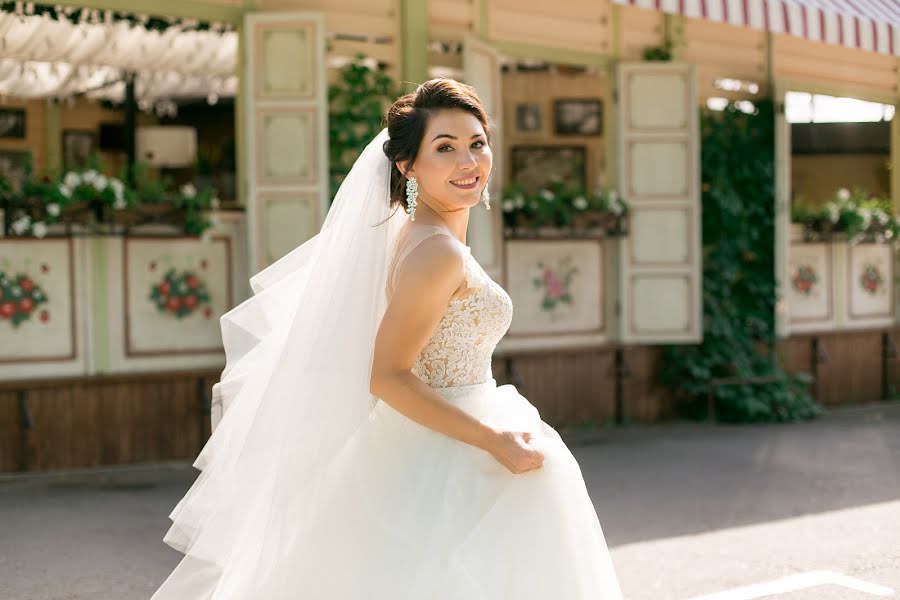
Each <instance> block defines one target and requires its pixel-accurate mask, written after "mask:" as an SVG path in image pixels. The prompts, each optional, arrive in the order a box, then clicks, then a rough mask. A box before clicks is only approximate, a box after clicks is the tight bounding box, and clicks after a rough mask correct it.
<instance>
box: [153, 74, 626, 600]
mask: <svg viewBox="0 0 900 600" xmlns="http://www.w3.org/2000/svg"><path fill="white" fill-rule="evenodd" d="M491 164H492V154H491V146H490V129H489V126H488V119H487V117H486V114H485V111H484V108H483V107H482V104H481V101H480V100H479V98H478V96H477V95H476V94H475V91H474V90H473V89H472V88H471V87H469V86H467V85H464V84H462V83H459V82H456V81H454V80H452V79H444V78H439V79H432V80H430V81H427V82H425V83H423V84H422V85H420V86H419V87H418V88H417V89H416V91H415V92H414V93H411V94H407V95H405V96H403V97H401V98H399V99H398V100H397V101H396V102H395V103H394V104H393V105H392V106H391V107H390V109H389V111H388V113H387V128H386V129H385V130H383V131H382V132H381V133H380V134H379V135H378V136H376V137H375V139H374V140H372V142H370V143H369V144H368V146H367V147H366V148H365V150H364V151H363V152H362V154H361V155H360V157H359V159H358V160H357V162H356V163H355V164H354V166H353V169H352V170H351V172H350V173H349V174H348V176H347V178H346V179H345V180H344V182H343V183H342V185H341V187H340V190H339V191H338V193H337V196H336V197H335V201H334V203H333V205H332V207H331V209H330V211H329V212H328V215H327V216H326V219H325V223H324V224H323V226H322V229H321V231H320V232H319V233H318V234H317V235H316V236H314V237H313V238H311V239H310V240H308V241H307V242H305V243H303V244H302V245H300V246H298V247H297V248H295V249H294V250H293V251H291V252H290V253H289V254H288V255H286V256H285V257H283V258H282V259H280V260H279V261H278V262H276V263H275V264H273V265H271V266H270V267H268V268H266V269H264V270H263V271H261V272H260V273H258V274H257V275H255V276H254V277H253V278H252V279H251V285H252V287H253V290H254V296H253V297H252V298H250V299H249V300H247V301H245V302H244V303H242V304H241V305H239V306H237V307H235V308H234V309H232V310H231V311H229V312H228V313H227V314H225V315H224V316H223V317H222V319H221V326H222V336H223V342H224V344H225V350H226V366H225V370H224V371H223V373H222V377H221V380H220V381H219V383H217V384H216V385H215V386H214V389H213V398H214V404H215V405H216V408H218V409H220V410H221V416H220V418H217V415H218V414H219V413H218V412H217V413H214V418H213V426H214V429H213V434H212V436H211V437H210V439H209V440H208V441H207V443H206V444H205V446H204V447H203V450H202V451H201V452H200V455H199V456H198V457H197V460H196V461H195V462H194V466H195V467H196V468H198V469H199V470H200V475H199V476H198V477H197V479H196V481H195V482H194V484H193V485H192V486H191V488H190V489H189V490H188V492H187V494H185V496H184V497H183V498H182V499H181V501H180V502H179V503H178V505H177V506H176V507H175V508H174V510H173V511H172V513H171V515H170V518H171V519H172V526H171V528H170V529H169V531H168V533H167V534H166V536H165V538H164V541H165V542H166V543H167V544H169V545H170V546H172V547H173V548H176V549H178V550H179V551H181V552H182V553H183V554H184V557H183V558H182V560H181V562H180V563H179V564H178V565H177V566H176V568H175V569H174V570H173V571H172V573H171V574H170V575H169V577H168V578H167V579H166V580H165V582H164V583H163V584H162V586H161V587H160V588H159V589H158V590H157V591H156V593H155V594H154V595H153V598H152V600H176V599H177V600H188V599H191V600H193V599H197V600H200V599H204V600H207V599H215V600H225V599H228V600H232V599H248V600H249V599H254V600H256V599H260V600H287V599H292V600H295V599H304V600H362V599H373V600H425V599H428V600H463V599H465V600H474V599H481V600H501V599H516V600H539V599H540V600H547V599H551V598H552V599H560V600H588V599H590V600H613V599H620V598H621V597H622V596H621V592H620V589H619V585H618V582H617V579H616V574H615V571H614V568H613V564H612V560H611V557H610V554H609V550H608V548H607V545H606V541H605V538H604V535H603V531H602V529H601V527H600V523H599V521H598V519H597V514H596V512H595V510H594V507H593V504H592V502H591V499H590V497H589V496H588V493H587V489H586V487H585V484H584V480H583V478H582V474H581V470H580V468H579V466H578V463H577V462H576V461H575V459H574V457H573V456H572V454H571V453H570V452H569V450H568V448H567V447H566V445H565V444H564V443H563V441H562V440H561V439H560V437H559V435H558V434H557V432H556V431H555V430H554V429H553V428H551V427H550V426H549V425H547V424H546V423H544V422H543V421H542V420H541V418H540V415H539V414H538V411H537V410H536V409H535V408H534V407H533V406H532V405H531V404H530V403H529V401H528V400H527V399H526V398H524V397H523V396H521V395H520V394H519V392H518V390H517V389H516V388H515V387H514V386H513V385H509V384H505V385H498V384H497V381H496V380H495V379H494V378H493V377H492V374H491V355H492V352H493V350H494V348H495V346H496V344H497V342H498V341H499V340H500V338H501V337H502V336H503V335H504V333H505V332H506V330H507V329H508V327H509V324H510V321H511V319H512V310H513V308H512V302H511V301H510V298H509V296H508V295H507V293H506V292H505V291H504V290H503V288H502V287H500V286H499V285H498V284H497V283H496V282H494V281H493V280H492V279H491V278H490V277H489V276H488V275H487V274H486V273H485V271H484V270H483V269H482V268H481V267H480V265H479V264H478V262H477V261H476V260H475V258H474V257H473V256H472V254H471V252H470V248H469V247H468V246H466V244H465V240H466V228H467V225H468V219H469V211H470V210H471V209H473V208H476V207H477V206H478V205H479V203H483V204H485V205H486V206H485V207H486V208H487V209H489V208H490V204H489V202H490V199H489V196H488V195H487V191H486V188H487V183H488V177H489V176H490V173H491ZM399 206H403V207H404V209H405V210H404V211H400V210H398V207H399ZM476 209H477V208H476ZM407 215H408V216H407Z"/></svg>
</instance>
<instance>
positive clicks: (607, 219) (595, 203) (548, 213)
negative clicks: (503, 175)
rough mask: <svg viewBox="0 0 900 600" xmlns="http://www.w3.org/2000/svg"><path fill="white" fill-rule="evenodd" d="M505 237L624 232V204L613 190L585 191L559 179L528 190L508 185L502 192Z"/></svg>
mask: <svg viewBox="0 0 900 600" xmlns="http://www.w3.org/2000/svg"><path fill="white" fill-rule="evenodd" d="M502 207H503V223H504V228H505V231H506V235H507V237H540V236H554V237H555V236H560V235H563V236H572V237H604V236H620V235H624V234H626V233H627V214H628V205H627V204H626V202H625V201H624V200H623V199H622V198H621V197H619V195H618V193H617V192H616V191H615V190H613V189H608V188H599V187H598V188H595V189H593V190H590V191H588V190H585V189H583V188H580V187H578V186H573V185H569V184H567V183H565V182H563V181H561V180H559V179H553V180H551V181H550V182H549V183H548V184H547V185H545V186H543V187H542V188H540V189H538V190H537V191H534V192H529V191H528V190H527V189H526V188H525V187H524V186H522V185H520V184H511V185H509V186H508V187H507V188H506V189H505V190H504V192H503V201H502Z"/></svg>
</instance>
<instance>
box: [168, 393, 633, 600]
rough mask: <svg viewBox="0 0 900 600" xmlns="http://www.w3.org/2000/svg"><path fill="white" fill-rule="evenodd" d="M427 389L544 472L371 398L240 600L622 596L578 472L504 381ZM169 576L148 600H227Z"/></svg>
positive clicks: (605, 599)
mask: <svg viewBox="0 0 900 600" xmlns="http://www.w3.org/2000/svg"><path fill="white" fill-rule="evenodd" d="M436 391H437V392H438V393H440V394H441V395H443V396H444V397H445V398H447V399H448V400H450V401H452V402H454V403H455V404H457V405H458V406H460V407H461V408H462V409H463V410H465V411H467V412H469V413H470V414H473V415H475V416H476V417H477V418H479V419H481V420H483V421H485V422H487V423H489V424H491V425H494V426H498V427H504V428H507V429H513V430H521V431H530V432H531V433H532V438H531V442H530V443H531V445H532V446H533V447H534V448H536V449H538V450H539V451H540V452H542V453H543V454H544V456H545V459H544V464H543V467H542V468H540V469H537V470H533V471H528V472H526V473H522V474H513V473H511V472H509V471H508V470H507V469H506V468H505V467H504V466H503V465H501V464H500V463H499V462H497V461H496V459H494V458H493V457H492V456H491V455H490V454H489V453H487V452H485V451H484V450H481V449H480V448H476V447H474V446H471V445H468V444H464V443H462V442H459V441H457V440H455V439H453V438H450V437H447V436H445V435H443V434H441V433H438V432H435V431H433V430H431V429H428V428H426V427H423V426H421V425H419V424H418V423H416V422H414V421H412V420H410V419H408V418H406V417H404V416H403V415H401V414H400V413H398V412H397V411H395V410H394V409H392V408H391V407H390V406H389V405H387V404H386V403H384V402H381V401H379V402H378V403H377V405H376V407H375V408H374V410H373V411H372V412H371V413H370V419H369V421H368V423H367V425H366V426H364V427H362V428H360V430H359V431H358V432H357V433H356V435H354V437H353V438H352V439H351V441H350V442H349V443H348V444H347V445H346V446H345V447H344V448H343V450H342V452H341V454H340V455H339V456H338V457H337V458H336V460H335V461H334V464H333V467H332V468H331V469H330V470H329V472H328V475H327V476H326V478H325V480H324V481H323V482H322V485H321V487H320V489H319V490H318V493H319V494H321V497H320V500H321V501H320V502H317V506H319V507H320V508H319V511H320V512H319V514H317V515H315V519H314V521H313V522H314V525H313V529H312V530H311V531H309V532H308V535H304V536H303V538H302V539H296V540H293V541H292V543H290V544H288V545H287V546H286V548H287V549H288V551H286V552H285V553H284V556H282V557H281V558H280V559H279V560H278V561H277V564H275V565H268V569H267V572H266V574H265V575H264V576H261V577H260V580H258V581H255V582H254V588H255V589H254V591H253V592H252V594H251V595H250V596H248V598H253V599H257V598H259V599H265V600H287V599H292V600H299V599H306V600H363V599H365V600H407V599H408V600H505V599H509V600H513V599H515V600H550V599H553V600H556V599H559V600H588V599H590V600H617V599H620V598H621V597H622V595H621V591H620V588H619V584H618V581H617V578H616V574H615V571H614V568H613V563H612V560H611V557H610V554H609V550H608V548H607V545H606V541H605V538H604V535H603V531H602V529H601V525H600V522H599V520H598V518H597V514H596V512H595V510H594V506H593V504H592V502H591V499H590V497H589V496H588V492H587V489H586V487H585V483H584V479H583V477H582V474H581V470H580V468H579V466H578V463H577V462H576V460H575V458H574V457H573V456H572V454H571V452H570V451H569V449H568V448H567V447H566V445H565V443H564V442H563V441H562V440H561V439H560V437H559V435H558V433H557V432H556V430H554V429H553V428H552V427H550V426H549V425H547V424H546V423H544V422H543V421H542V420H541V418H540V415H539V414H538V411H537V410H536V409H535V408H534V406H532V405H531V403H530V402H529V401H528V400H527V399H526V398H525V397H523V396H522V395H521V394H519V392H518V391H517V389H516V388H515V386H513V385H508V384H507V385H501V386H498V385H497V382H496V380H494V379H491V380H489V381H487V382H484V383H479V384H475V385H468V386H458V387H451V388H436ZM177 573H178V570H176V572H175V573H173V575H172V577H171V578H170V580H168V581H167V582H166V584H165V585H164V586H163V588H161V589H160V591H159V592H158V593H157V594H158V595H157V596H154V598H157V597H160V598H162V597H166V598H169V597H171V598H178V597H183V598H184V599H185V600H187V598H198V599H199V598H219V597H228V598H231V597H232V596H231V595H229V594H228V591H227V590H223V589H221V586H220V587H219V588H218V589H217V590H216V593H215V594H213V593H212V590H210V593H209V594H208V595H207V594H206V593H205V592H203V593H201V592H200V590H199V589H198V588H197V587H196V586H194V587H190V589H191V595H189V596H179V595H177V594H176V593H174V592H173V593H172V594H170V595H165V592H166V589H165V588H166V587H167V586H170V587H171V589H172V590H177V589H179V582H178V581H177ZM195 583H196V582H195ZM192 585H193V584H192ZM181 589H187V588H181Z"/></svg>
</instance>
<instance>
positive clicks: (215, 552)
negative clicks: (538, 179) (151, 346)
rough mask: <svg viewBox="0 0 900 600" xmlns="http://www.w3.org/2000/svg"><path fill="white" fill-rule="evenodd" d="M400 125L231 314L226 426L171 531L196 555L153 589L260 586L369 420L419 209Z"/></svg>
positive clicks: (208, 449) (186, 592) (219, 417)
mask: <svg viewBox="0 0 900 600" xmlns="http://www.w3.org/2000/svg"><path fill="white" fill-rule="evenodd" d="M387 139H388V135H387V129H384V130H382V131H381V133H379V134H378V135H377V136H376V137H375V138H374V139H373V140H372V141H371V142H370V143H369V144H368V145H367V146H366V148H365V149H364V150H363V152H362V154H361V155H360V157H359V158H358V159H357V161H356V163H355V164H354V166H353V168H352V169H351V171H350V173H349V174H348V175H347V177H346V179H345V180H344V181H343V183H342V185H341V186H340V189H339V190H338V193H337V195H336V197H335V200H334V202H333V204H332V206H331V209H330V210H329V212H328V215H327V216H326V218H325V222H324V224H323V226H322V229H321V231H320V232H319V233H318V234H316V235H315V236H314V237H312V238H311V239H309V240H308V241H306V242H305V243H303V244H302V245H300V246H298V247H297V248H295V249H294V250H293V251H291V252H290V253H289V254H287V255H286V256H284V257H283V258H281V259H280V260H278V261H277V262H276V263H274V264H272V265H271V266H269V267H268V268H266V269H264V270H262V271H261V272H259V273H258V274H256V275H255V276H254V277H253V278H252V279H251V280H250V282H251V287H252V289H253V292H254V295H253V296H252V297H251V298H249V299H248V300H246V301H245V302H243V303H242V304H240V305H239V306H237V307H235V308H233V309H232V310H230V311H229V312H227V313H226V314H225V315H223V316H222V317H221V320H220V323H221V329H222V338H223V343H224V346H225V354H226V366H225V369H224V371H223V373H222V377H221V380H220V381H219V382H218V383H217V384H216V385H215V386H214V387H213V415H212V421H213V433H212V436H211V437H210V439H209V440H208V441H207V442H206V444H205V446H204V447H203V449H202V450H201V452H200V454H199V456H198V457H197V459H196V461H195V462H194V467H196V468H197V469H199V470H200V471H201V472H200V475H199V476H198V477H197V479H196V481H195V482H194V484H193V485H192V486H191V488H190V489H189V490H188V492H187V493H186V494H185V496H184V497H183V498H182V499H181V501H180V502H179V503H178V504H177V506H176V507H175V508H174V510H173V511H172V513H171V514H170V515H169V517H170V518H171V520H172V526H171V528H170V529H169V531H168V533H167V534H166V536H165V538H164V541H165V543H167V544H168V545H170V546H172V547H173V548H176V549H177V550H179V551H181V552H182V553H184V554H185V556H184V557H183V558H182V560H181V562H180V563H179V564H178V565H177V566H176V568H175V569H174V570H173V571H172V573H171V574H170V576H169V578H168V579H166V581H165V582H164V583H163V585H162V586H161V587H160V588H159V589H158V590H157V592H156V593H155V594H154V596H153V598H152V600H164V599H169V598H171V599H175V598H177V599H179V600H183V599H185V598H191V599H194V598H197V599H200V598H203V599H211V598H215V599H217V600H224V599H231V598H252V597H256V596H254V594H253V592H254V589H255V586H256V585H258V584H259V582H260V581H263V580H265V579H266V577H267V574H269V573H271V572H272V570H274V568H275V566H276V564H277V562H278V560H279V558H280V557H282V556H283V555H284V554H285V552H286V551H287V549H288V548H289V547H290V546H291V545H292V544H294V543H297V542H298V541H301V542H302V538H303V536H304V535H305V534H306V532H307V531H308V528H309V525H310V523H311V522H312V520H313V519H314V518H315V515H316V507H317V505H318V502H319V498H318V491H319V484H320V483H321V481H322V477H323V475H324V474H325V473H326V472H327V469H328V466H329V464H330V463H331V461H332V460H333V459H334V458H335V457H336V456H337V455H338V453H339V452H340V450H341V448H343V447H344V446H345V444H346V443H347V442H348V440H350V439H351V437H352V436H353V435H354V432H356V431H357V430H358V429H359V428H360V427H361V426H362V425H363V424H364V423H366V421H367V419H368V415H369V412H370V411H371V409H372V408H373V406H374V405H375V398H374V397H373V396H371V394H370V393H369V383H370V374H371V365H372V355H373V349H374V342H375V335H376V333H377V329H378V325H379V324H380V322H381V318H382V316H383V315H384V311H385V309H386V304H387V300H386V296H385V294H384V288H385V278H386V274H387V268H388V261H389V259H390V253H391V252H392V251H393V249H394V244H395V243H396V239H397V234H398V233H399V231H400V227H401V226H402V225H403V223H404V222H405V221H406V219H404V218H402V217H403V216H404V215H405V213H403V211H399V210H393V212H392V209H391V208H390V206H389V197H390V194H389V186H390V168H391V165H390V161H389V160H388V159H387V157H386V156H385V155H384V152H383V150H382V146H383V144H384V142H385V141H386V140H387ZM397 213H399V216H397ZM270 583H271V582H270Z"/></svg>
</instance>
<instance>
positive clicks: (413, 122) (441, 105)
mask: <svg viewBox="0 0 900 600" xmlns="http://www.w3.org/2000/svg"><path fill="white" fill-rule="evenodd" d="M450 108H457V109H461V110H465V111H468V112H470V113H472V114H473V115H474V116H475V118H476V119H478V120H479V121H480V122H481V126H482V127H484V133H485V135H486V136H487V140H488V145H490V142H491V133H490V129H489V126H488V116H487V113H486V112H485V110H484V105H482V103H481V99H480V98H479V97H478V94H477V93H475V88H473V87H472V86H470V85H466V84H464V83H460V82H459V81H456V80H455V79H449V78H447V77H437V78H435V79H429V80H428V81H426V82H425V83H423V84H421V85H419V87H417V88H416V91H415V92H411V93H409V94H406V95H404V96H400V97H399V98H397V100H396V101H395V102H394V103H393V104H392V105H391V107H390V108H388V110H387V113H386V114H385V120H386V121H387V128H388V136H389V137H390V139H389V140H387V141H386V142H385V143H384V146H383V149H384V154H385V156H387V157H388V159H390V161H391V202H390V205H391V206H394V205H395V204H402V203H404V202H405V196H406V189H405V188H406V176H405V175H404V174H403V173H401V172H400V169H398V168H397V164H396V163H397V162H403V161H408V162H407V169H408V168H409V167H411V166H412V165H413V163H415V160H416V155H417V154H418V153H419V146H420V145H421V143H422V137H423V136H424V135H425V129H426V128H427V126H428V119H429V117H430V116H431V115H432V114H434V113H435V112H437V111H439V110H444V109H450Z"/></svg>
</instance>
